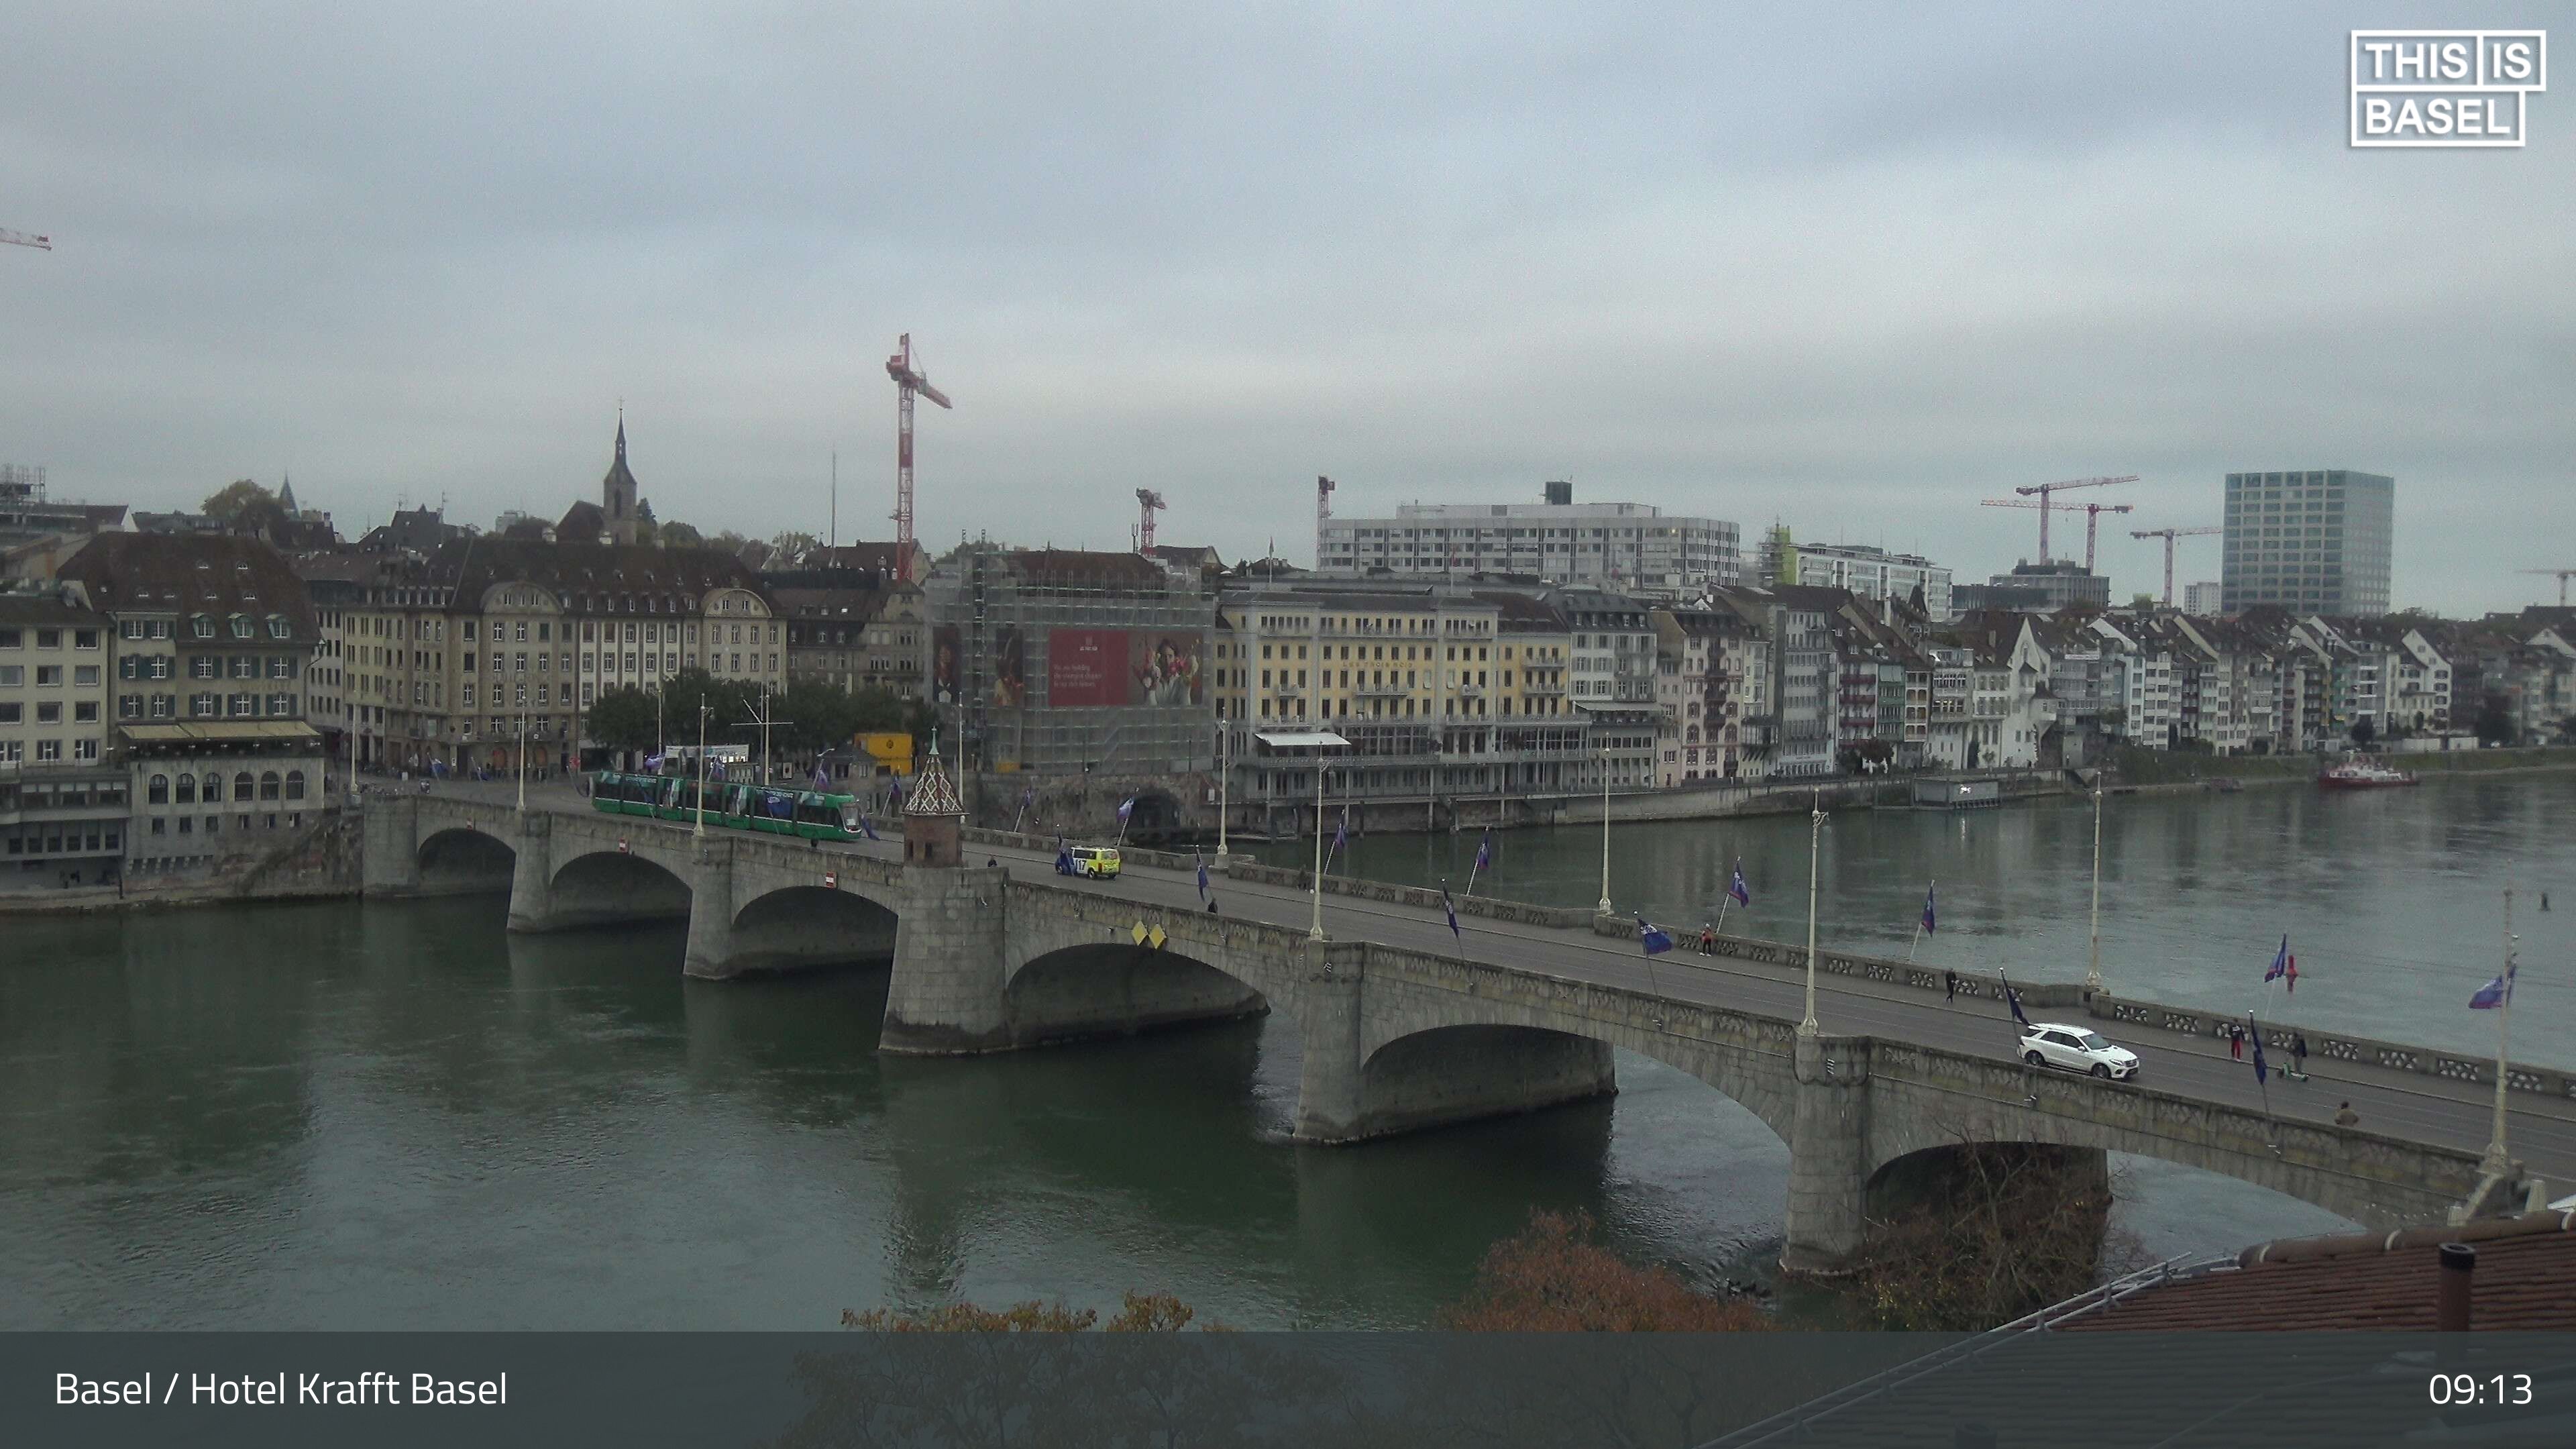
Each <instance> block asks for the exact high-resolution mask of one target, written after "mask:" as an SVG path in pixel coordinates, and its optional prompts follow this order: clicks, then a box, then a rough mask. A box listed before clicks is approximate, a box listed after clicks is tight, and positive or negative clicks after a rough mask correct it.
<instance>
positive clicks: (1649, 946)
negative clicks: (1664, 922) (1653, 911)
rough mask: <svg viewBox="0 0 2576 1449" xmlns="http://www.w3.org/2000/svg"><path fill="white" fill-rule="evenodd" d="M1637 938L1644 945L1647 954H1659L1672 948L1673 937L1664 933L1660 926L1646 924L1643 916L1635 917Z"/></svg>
mask: <svg viewBox="0 0 2576 1449" xmlns="http://www.w3.org/2000/svg"><path fill="white" fill-rule="evenodd" d="M1637 940H1638V941H1639V943H1641V944H1642V945H1644V946H1645V948H1646V954H1647V955H1649V956H1660V955H1662V954H1663V953H1664V952H1666V951H1669V950H1671V949H1673V938H1672V937H1670V936H1667V935H1665V934H1664V932H1663V928H1662V927H1660V926H1654V925H1649V924H1647V921H1646V918H1645V917H1643V916H1639V917H1638V918H1637Z"/></svg>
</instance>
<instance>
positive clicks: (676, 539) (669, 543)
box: [654, 519, 707, 548]
mask: <svg viewBox="0 0 2576 1449" xmlns="http://www.w3.org/2000/svg"><path fill="white" fill-rule="evenodd" d="M654 537H655V538H656V539H658V540H659V541H660V542H661V545H662V547H664V548H704V547H706V543H707V540H706V537H705V535H703V534H701V533H699V532H698V531H697V529H695V528H693V527H691V526H690V525H688V524H685V523H681V522H679V521H678V520H676V519H674V520H673V521H671V522H669V523H665V524H662V525H660V527H658V528H657V529H656V530H655V531H654Z"/></svg>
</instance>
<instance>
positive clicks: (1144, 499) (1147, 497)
mask: <svg viewBox="0 0 2576 1449" xmlns="http://www.w3.org/2000/svg"><path fill="white" fill-rule="evenodd" d="M1136 503H1137V506H1138V508H1139V510H1140V511H1141V512H1142V513H1143V514H1144V515H1145V516H1144V520H1143V521H1142V522H1140V523H1138V524H1137V525H1136V551H1137V552H1138V553H1147V554H1149V553H1152V552H1153V551H1154V515H1155V514H1157V513H1160V512H1161V511H1162V510H1163V495H1162V494H1160V493H1157V492H1155V491H1154V490H1153V489H1151V488H1139V489H1137V490H1136Z"/></svg>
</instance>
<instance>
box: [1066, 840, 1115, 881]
mask: <svg viewBox="0 0 2576 1449" xmlns="http://www.w3.org/2000/svg"><path fill="white" fill-rule="evenodd" d="M1073 873H1074V874H1075V875H1083V876H1089V877H1091V878H1092V879H1093V880H1108V879H1110V878H1111V877H1113V876H1115V875H1117V874H1118V847H1117V846H1114V845H1077V846H1075V847H1074V848H1073Z"/></svg>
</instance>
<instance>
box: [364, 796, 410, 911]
mask: <svg viewBox="0 0 2576 1449" xmlns="http://www.w3.org/2000/svg"><path fill="white" fill-rule="evenodd" d="M364 839H365V841H366V850H365V857H366V858H365V862H364V865H363V867H362V869H361V871H360V874H359V889H360V890H361V891H362V892H363V893H365V894H367V895H371V896H408V895H417V894H419V893H420V802H419V801H418V800H416V799H414V798H412V797H411V796H409V795H399V796H395V797H393V798H391V799H385V800H370V801H368V802H367V806H366V832H365V836H364Z"/></svg>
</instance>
